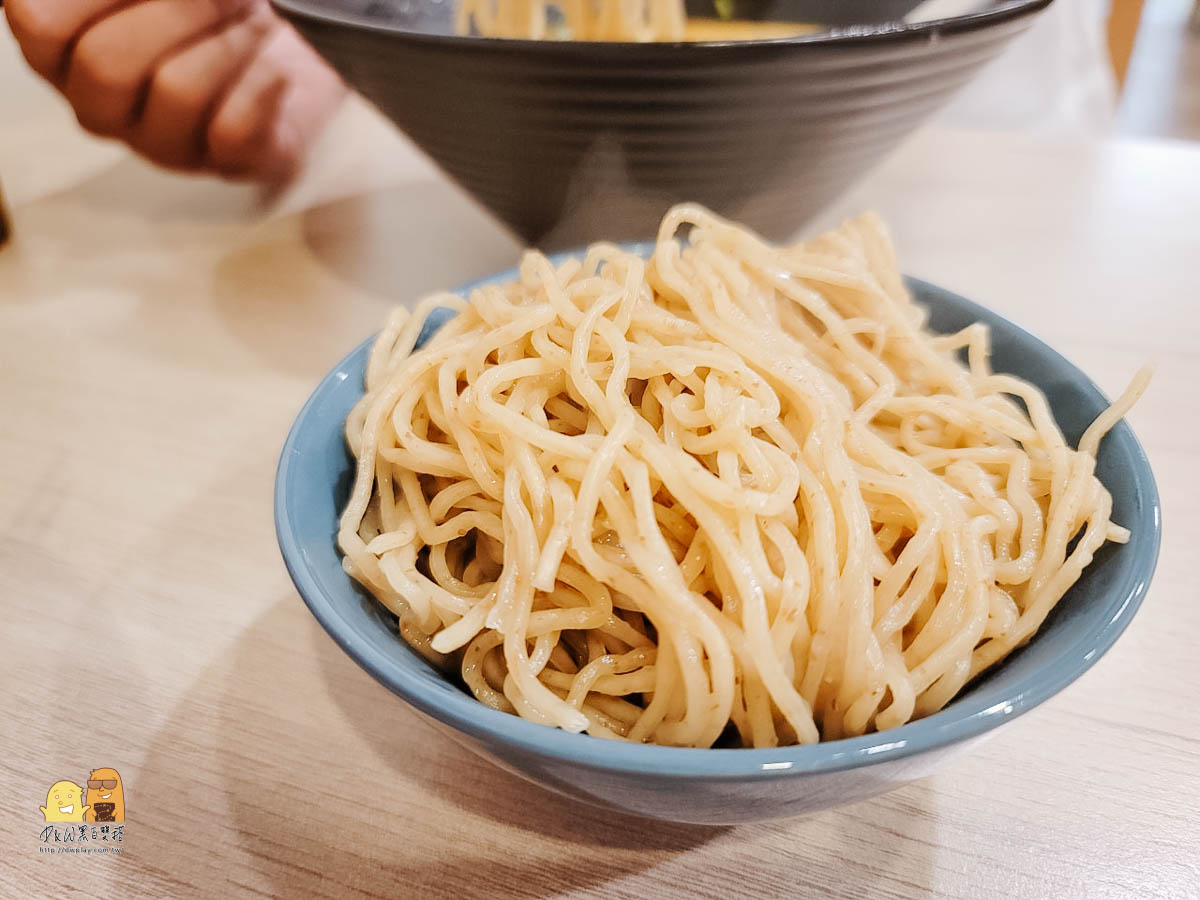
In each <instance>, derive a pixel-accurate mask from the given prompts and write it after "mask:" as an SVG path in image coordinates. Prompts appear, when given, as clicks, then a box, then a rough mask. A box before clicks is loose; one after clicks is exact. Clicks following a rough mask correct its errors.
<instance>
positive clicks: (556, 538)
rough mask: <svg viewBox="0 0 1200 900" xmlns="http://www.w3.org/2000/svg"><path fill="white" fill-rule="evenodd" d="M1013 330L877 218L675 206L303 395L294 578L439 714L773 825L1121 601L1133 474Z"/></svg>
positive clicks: (534, 750)
mask: <svg viewBox="0 0 1200 900" xmlns="http://www.w3.org/2000/svg"><path fill="white" fill-rule="evenodd" d="M1148 380H1149V373H1148V372H1147V371H1143V372H1139V373H1138V374H1137V375H1136V376H1134V378H1133V381H1132V383H1131V385H1130V387H1129V389H1128V390H1127V391H1126V392H1125V393H1124V394H1122V396H1121V397H1119V398H1118V399H1117V400H1116V401H1115V402H1112V403H1110V402H1109V401H1108V400H1107V399H1106V398H1105V397H1104V396H1103V395H1102V394H1101V393H1100V392H1099V391H1098V390H1097V388H1096V387H1095V385H1094V384H1092V382H1091V381H1090V380H1089V379H1088V378H1087V376H1086V375H1084V374H1083V373H1082V372H1080V371H1079V370H1078V369H1076V368H1075V367H1074V366H1072V365H1071V364H1070V363H1069V362H1068V361H1067V360H1066V359H1064V358H1063V357H1062V356H1060V355H1059V354H1058V353H1056V352H1055V351H1054V350H1052V349H1051V348H1050V347H1048V346H1046V345H1045V344H1043V343H1042V342H1041V341H1039V340H1038V339H1037V338H1035V337H1033V336H1032V335H1030V334H1028V333H1027V332H1025V331H1023V330H1022V329H1020V328H1019V327H1017V326H1016V325H1014V324H1012V323H1011V322H1008V321H1006V320H1005V319H1003V318H1001V317H1000V316H998V315H996V314H995V313H992V312H990V311H988V310H986V309H984V308H982V307H979V306H977V305H975V304H973V303H971V302H970V301H969V300H966V299H964V298H962V297H959V296H957V295H955V294H952V293H950V292H948V291H945V290H943V289H941V288H938V287H935V286H933V285H931V284H928V283H925V282H921V281H917V280H913V279H905V278H904V277H903V276H902V275H901V274H900V269H899V267H898V264H897V262H896V258H895V255H894V253H893V251H892V247H891V244H890V241H889V239H888V236H887V232H886V230H885V228H884V227H883V225H882V223H881V222H880V221H879V219H878V218H877V217H875V216H873V215H871V214H866V215H864V216H862V217H860V218H858V219H855V220H852V221H849V222H847V223H845V224H844V225H843V226H841V227H840V228H838V229H835V230H833V231H831V232H828V233H826V234H824V235H821V236H819V237H817V238H814V239H812V240H809V241H805V242H803V243H800V244H794V245H785V246H777V245H774V244H771V243H769V242H768V241H766V240H764V239H763V238H761V237H760V236H758V235H756V234H754V233H753V232H751V231H749V230H748V229H745V228H744V227H741V226H739V225H736V224H734V223H731V222H729V221H727V220H724V219H722V218H720V217H718V216H716V215H714V214H713V213H711V212H710V211H708V210H706V209H704V208H702V207H699V206H696V205H692V204H689V205H682V206H678V207H675V208H673V209H672V210H671V211H670V212H669V213H668V214H667V216H666V217H665V218H664V219H663V221H662V224H661V227H660V231H659V235H658V238H657V240H656V241H655V242H652V243H646V244H641V245H618V244H613V243H600V244H594V245H592V246H591V247H590V248H588V249H586V250H583V251H579V252H576V253H569V254H562V255H557V256H550V257H547V256H545V255H543V254H541V253H538V252H533V251H530V252H528V253H527V254H526V255H525V257H524V258H523V259H522V261H521V264H520V265H519V267H518V268H516V269H513V270H511V271H509V272H504V273H501V274H499V275H497V276H495V277H493V278H490V279H485V280H484V281H482V282H479V283H477V284H475V285H470V286H468V287H467V288H464V289H463V290H462V291H460V292H457V293H453V294H451V293H445V294H436V295H433V296H430V297H427V298H425V299H424V300H421V301H420V302H418V303H416V304H415V305H413V306H408V305H406V306H404V307H401V308H399V309H397V310H396V311H395V313H394V314H393V315H392V316H391V317H390V318H389V319H388V321H387V322H386V324H385V326H384V328H383V330H382V331H381V332H380V333H379V334H378V335H377V336H376V337H374V338H372V339H371V340H368V341H366V342H364V343H363V344H362V345H361V346H359V347H358V348H356V349H355V350H354V351H352V352H351V353H350V354H349V355H348V356H347V357H346V358H345V359H343V360H342V361H341V362H340V363H339V364H338V365H337V366H336V367H335V368H334V369H333V371H331V372H330V373H329V375H328V376H327V377H326V378H325V379H324V381H322V382H321V384H320V385H319V386H318V388H317V390H316V391H315V392H314V393H313V395H312V397H311V398H310V399H309V401H308V402H307V403H306V404H305V406H304V408H303V410H302V411H301V412H300V414H299V417H298V418H297V420H296V422H295V425H294V426H293V428H292V431H291V433H290V435H289V436H288V439H287V442H286V445H285V447H284V450H283V454H282V457H281V460H280V465H279V470H278V475H277V480H276V496H275V515H276V527H277V533H278V537H279V542H280V547H281V549H282V552H283V557H284V560H285V562H286V564H287V567H288V570H289V572H290V573H291V576H292V578H293V580H294V581H295V584H296V586H297V588H298V590H299V592H300V594H301V596H302V597H303V598H304V600H305V602H306V603H307V604H308V606H309V608H310V609H311V610H312V612H313V614H314V615H315V616H316V618H317V619H318V620H319V621H320V622H321V624H322V625H323V626H324V627H325V629H326V630H327V631H328V632H329V634H330V635H331V636H332V637H333V638H334V640H335V641H337V643H338V644H339V645H340V646H341V647H342V648H343V649H344V650H345V651H346V652H347V653H348V654H349V655H350V656H351V657H352V658H354V659H355V660H356V661H357V662H358V663H359V664H360V665H361V666H362V667H363V668H364V669H366V670H367V671H368V672H370V673H371V674H372V675H373V676H374V677H375V678H376V679H378V680H379V681H380V682H381V683H382V684H384V685H386V686H387V687H388V688H390V689H391V690H392V691H393V692H395V693H396V694H397V695H398V696H399V697H401V698H402V699H403V700H405V701H407V702H408V703H409V704H410V705H411V706H412V707H414V708H415V709H417V710H419V711H420V712H421V713H422V714H424V715H425V716H426V717H428V718H429V719H430V720H431V721H432V722H434V723H436V724H437V725H439V726H440V727H442V728H443V729H444V730H445V731H446V732H447V733H448V734H450V735H451V736H452V737H453V738H454V739H456V740H459V741H461V742H462V743H464V744H465V745H467V746H468V747H470V748H471V749H473V750H474V751H476V752H478V753H480V754H481V755H483V756H485V757H487V758H489V759H491V760H493V761H495V762H497V763H499V764H500V765H501V766H503V767H505V768H507V769H509V770H511V771H514V772H517V773H518V774H520V775H522V776H524V777H526V778H528V779H529V780H531V781H534V782H536V783H538V784H541V785H542V786H544V787H547V788H549V789H551V790H554V791H557V792H559V793H561V794H563V795H566V796H569V797H573V798H576V799H579V800H583V801H585V802H589V803H592V804H595V805H599V806H603V807H606V808H610V809H616V810H621V811H624V812H629V813H634V814H637V815H641V816H649V817H657V818H662V819H670V820H677V821H683V822H694V823H732V822H742V821H752V820H760V819H769V818H776V817H782V816H790V815H797V814H800V813H804V812H810V811H813V810H817V809H822V808H825V807H829V806H833V805H837V804H841V803H847V802H851V801H854V800H858V799H862V798H865V797H869V796H872V795H874V794H878V793H880V792H882V791H886V790H888V789H889V788H891V787H894V786H897V785H899V784H902V783H904V782H906V781H910V780H912V779H915V778H919V777H922V776H924V775H926V774H928V773H929V772H931V771H933V769H934V768H936V767H937V766H938V765H939V764H940V763H941V762H942V761H944V760H945V759H946V758H947V757H948V756H950V755H952V754H954V753H956V752H960V751H962V750H964V749H966V748H967V747H969V746H971V745H972V744H973V743H974V742H976V741H978V740H980V739H982V738H983V737H985V736H986V735H987V734H989V733H990V732H991V731H993V730H994V729H995V728H997V727H998V726H1000V725H1001V724H1004V723H1005V722H1008V721H1009V720H1011V719H1013V718H1015V717H1017V716H1019V715H1020V714H1022V713H1023V712H1025V711H1027V710H1029V709H1031V708H1033V707H1034V706H1036V705H1038V704H1039V703H1041V702H1043V701H1044V700H1046V699H1048V698H1050V697H1051V696H1053V695H1054V694H1055V693H1057V692H1058V691H1060V690H1061V689H1062V688H1064V687H1065V686H1066V685H1068V684H1069V683H1071V682H1072V681H1073V680H1074V679H1076V678H1078V677H1079V676H1080V675H1081V674H1082V673H1083V672H1084V671H1086V670H1087V669H1088V668H1089V667H1090V666H1091V665H1093V664H1094V663H1095V662H1096V660H1097V659H1098V658H1099V657H1100V656H1101V655H1102V654H1103V653H1104V652H1105V651H1106V650H1107V649H1108V648H1109V647H1110V646H1111V645H1112V643H1113V642H1114V641H1115V640H1116V639H1117V637H1118V636H1119V635H1120V634H1121V632H1122V631H1123V630H1124V628H1125V627H1126V625H1127V624H1128V622H1129V620H1130V619H1131V617H1132V616H1133V615H1134V613H1135V612H1136V610H1137V608H1138V606H1139V604H1140V602H1141V600H1142V597H1143V595H1144V594H1145V591H1146V589H1147V586H1148V584H1149V581H1150V578H1151V575H1152V574H1153V570H1154V566H1155V561H1156V559H1157V553H1158V545H1159V538H1160V534H1159V532H1160V524H1159V517H1160V513H1159V503H1158V495H1157V491H1156V488H1155V483H1154V477H1153V474H1152V473H1151V470H1150V467H1149V464H1148V462H1147V460H1146V457H1145V454H1144V453H1143V451H1142V449H1141V447H1140V446H1139V444H1138V441H1137V439H1136V438H1135V436H1134V434H1133V432H1132V430H1131V429H1130V428H1129V426H1128V425H1127V424H1126V423H1125V422H1124V421H1123V420H1122V417H1123V415H1124V413H1125V411H1126V410H1127V409H1128V408H1129V407H1130V406H1131V405H1132V404H1133V403H1134V402H1135V401H1136V399H1137V397H1138V396H1139V395H1140V394H1141V392H1142V391H1143V390H1145V388H1146V385H1147V383H1148Z"/></svg>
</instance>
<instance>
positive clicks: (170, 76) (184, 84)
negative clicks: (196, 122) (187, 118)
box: [150, 61, 210, 113]
mask: <svg viewBox="0 0 1200 900" xmlns="http://www.w3.org/2000/svg"><path fill="white" fill-rule="evenodd" d="M150 96H151V97H152V98H153V99H154V102H155V103H159V104H161V105H162V106H163V107H164V108H165V109H167V110H170V111H173V112H176V113H179V112H192V111H195V110H197V109H200V108H202V107H204V106H206V105H207V104H208V103H209V99H210V98H209V95H208V92H207V91H206V89H205V86H204V85H203V84H201V83H199V82H197V80H196V79H195V78H194V77H192V76H191V75H190V74H189V73H188V71H187V70H186V68H185V67H184V66H182V65H179V64H178V63H176V62H175V61H168V62H166V63H164V64H163V65H162V66H160V67H159V68H158V70H157V71H156V72H155V73H154V75H153V76H152V77H151V79H150Z"/></svg>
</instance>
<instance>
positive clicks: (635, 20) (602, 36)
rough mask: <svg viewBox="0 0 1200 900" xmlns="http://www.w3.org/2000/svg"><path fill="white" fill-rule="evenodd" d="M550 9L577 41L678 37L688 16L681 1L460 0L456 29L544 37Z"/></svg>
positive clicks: (459, 30)
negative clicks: (556, 13)
mask: <svg viewBox="0 0 1200 900" xmlns="http://www.w3.org/2000/svg"><path fill="white" fill-rule="evenodd" d="M551 8H554V9H556V10H557V12H558V14H559V18H560V19H561V22H562V25H561V27H562V29H563V35H564V36H568V37H570V38H571V39H572V40H577V41H643V42H644V41H679V40H683V36H684V22H685V20H686V17H687V15H686V12H685V10H684V4H683V3H682V2H681V0H551V2H547V0H460V2H459V4H458V9H457V11H456V13H455V24H454V30H455V32H456V33H458V34H473V33H474V34H479V35H483V36H485V37H505V38H526V39H530V40H543V39H545V38H548V37H550V36H551V34H550V31H551V27H550V25H551V21H552V20H551V16H550V9H551Z"/></svg>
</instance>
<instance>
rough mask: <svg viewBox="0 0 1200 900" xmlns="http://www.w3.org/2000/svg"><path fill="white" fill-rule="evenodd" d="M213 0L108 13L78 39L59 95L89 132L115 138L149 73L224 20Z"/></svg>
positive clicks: (156, 3)
mask: <svg viewBox="0 0 1200 900" xmlns="http://www.w3.org/2000/svg"><path fill="white" fill-rule="evenodd" d="M225 5H226V4H218V2H217V0H144V2H139V3H135V4H133V5H132V6H127V7H124V8H122V9H119V10H117V11H116V12H112V13H110V14H109V15H108V16H106V17H105V18H103V19H101V20H100V21H99V22H97V23H96V24H94V25H92V26H91V27H90V28H88V29H87V31H86V32H85V33H84V34H83V36H82V37H80V39H79V41H78V43H76V45H75V48H74V50H73V51H72V53H71V56H70V61H69V63H68V70H67V75H66V81H65V84H64V86H63V93H65V94H66V96H67V99H68V100H70V101H71V105H72V106H73V107H75V111H76V115H77V116H78V118H79V122H80V124H81V125H83V127H84V128H87V129H88V130H89V131H93V132H96V133H97V134H103V135H118V136H119V135H121V134H123V132H124V131H125V129H127V128H128V127H129V126H130V125H131V124H132V122H133V120H134V118H135V117H136V115H137V113H139V112H140V110H139V109H138V107H139V106H140V104H141V103H142V102H143V100H144V98H145V96H146V90H147V88H148V86H149V84H150V79H151V76H152V75H153V74H154V72H155V69H156V68H157V67H158V65H159V64H160V63H161V62H162V61H163V60H165V59H167V58H168V57H169V56H170V55H171V54H172V53H174V52H176V51H177V50H178V49H179V48H181V47H184V46H187V45H188V44H190V43H191V42H194V41H196V40H200V39H202V38H203V37H204V36H205V35H207V34H208V33H210V32H211V31H213V30H214V29H215V28H216V27H217V26H218V25H220V24H221V23H222V22H224V21H227V20H228V18H229V17H230V14H231V13H230V11H228V10H227V9H224V8H222V7H223V6H225Z"/></svg>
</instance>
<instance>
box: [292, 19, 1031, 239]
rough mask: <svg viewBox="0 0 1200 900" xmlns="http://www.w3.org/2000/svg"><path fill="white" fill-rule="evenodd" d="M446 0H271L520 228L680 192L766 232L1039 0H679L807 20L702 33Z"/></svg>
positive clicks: (897, 127) (629, 227) (572, 223)
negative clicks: (609, 32) (666, 32)
mask: <svg viewBox="0 0 1200 900" xmlns="http://www.w3.org/2000/svg"><path fill="white" fill-rule="evenodd" d="M456 2H457V0H273V3H274V5H275V8H276V9H277V10H278V11H279V12H280V13H281V14H282V15H284V16H285V17H286V18H288V19H289V20H290V21H291V22H292V23H293V24H294V25H295V26H296V27H297V28H298V29H299V30H300V32H301V33H302V34H303V35H304V36H305V37H306V38H307V39H308V40H309V41H310V42H311V43H312V44H313V46H314V47H316V49H317V50H318V51H319V52H320V53H321V54H322V55H323V56H324V57H325V58H326V59H327V60H328V61H329V62H330V63H331V64H332V65H333V67H334V68H335V69H337V71H338V72H340V73H341V74H342V76H343V77H344V78H345V79H346V81H347V82H348V83H349V84H350V85H351V86H352V87H354V88H355V89H357V90H358V91H359V92H360V93H362V94H363V95H364V96H365V97H366V98H367V99H368V100H370V101H372V102H373V103H374V104H375V105H376V106H377V107H378V108H379V109H380V110H381V111H382V112H383V113H384V114H386V115H387V116H388V117H389V118H391V119H392V120H393V121H394V122H395V123H396V124H397V125H399V126H400V127H401V128H402V129H403V130H404V131H405V132H407V134H408V135H409V137H411V138H412V139H413V140H414V141H415V142H416V143H417V144H418V145H419V146H420V147H421V148H423V149H424V150H425V152H426V153H428V154H429V155H430V156H431V157H432V158H433V160H434V161H435V162H437V164H438V165H440V166H441V167H442V168H443V169H444V170H445V171H446V172H447V173H448V174H449V175H450V176H451V177H453V178H454V179H455V180H456V181H458V182H459V183H460V184H461V185H462V186H463V187H465V188H466V189H467V190H468V191H469V192H470V193H471V194H473V195H474V196H475V198H476V199H477V200H479V201H480V202H481V203H482V204H483V205H484V206H486V207H487V208H488V209H490V210H491V211H492V212H493V213H494V214H495V215H496V216H498V217H499V218H500V219H501V220H503V221H504V222H505V223H507V224H508V225H509V226H510V227H511V228H512V229H513V230H514V231H515V232H517V234H518V235H519V236H520V237H522V238H524V239H525V240H526V241H528V242H531V243H538V244H541V245H542V246H564V245H575V244H580V243H585V242H587V241H590V240H594V239H598V238H605V239H610V240H625V239H633V238H642V237H647V236H649V235H650V234H651V233H652V231H653V228H654V226H655V224H656V223H657V222H658V220H659V218H660V216H661V215H662V213H663V210H665V209H666V208H667V207H668V206H669V205H671V204H672V203H675V202H678V201H683V200H691V201H697V202H700V203H703V204H705V205H706V206H708V207H710V208H712V209H713V210H715V211H717V212H719V213H721V214H722V215H725V216H729V217H732V218H735V219H737V220H739V221H742V222H745V223H746V224H748V225H750V226H751V227H753V228H754V229H756V230H758V231H759V232H761V233H763V234H765V235H766V236H768V237H771V238H775V239H782V238H785V237H788V236H790V235H791V234H792V233H793V232H794V230H795V229H796V228H797V227H798V226H801V225H803V224H804V222H805V220H806V219H808V218H811V217H812V216H813V215H815V214H816V213H817V212H819V211H820V210H821V209H822V208H823V207H825V206H826V205H827V204H828V203H830V202H831V201H832V200H833V199H835V198H836V197H837V196H838V194H840V193H841V192H842V191H843V190H844V189H845V188H846V187H848V186H849V185H850V184H851V183H852V182H853V181H854V180H855V179H857V178H858V177H860V176H861V175H863V174H864V173H865V172H866V171H867V170H868V169H869V168H870V167H871V166H872V165H873V164H874V163H875V162H877V161H878V160H879V159H880V158H881V157H882V156H883V155H884V154H885V153H886V152H887V151H888V150H889V149H891V148H892V147H893V146H894V145H895V144H897V143H898V142H899V141H900V139H901V138H902V137H904V136H905V135H906V134H907V133H908V132H910V131H911V130H912V129H913V128H915V127H916V126H917V125H918V124H919V123H920V122H921V121H922V120H923V119H925V118H926V117H927V116H928V115H929V114H930V113H932V112H933V111H934V110H936V109H937V108H938V107H939V106H940V105H941V104H942V103H943V102H945V101H946V100H947V99H949V98H950V96H951V95H952V94H953V93H954V92H955V91H956V90H957V89H958V88H959V87H960V86H961V85H962V84H963V83H964V82H966V81H967V80H968V79H969V78H970V77H971V75H972V74H973V73H974V72H975V71H976V70H977V69H978V68H979V67H980V66H981V65H983V63H985V62H986V61H987V60H989V59H991V58H992V57H993V56H995V55H996V53H998V52H999V51H1000V49H1001V48H1002V47H1003V46H1004V45H1005V43H1006V42H1007V41H1009V40H1010V39H1011V38H1012V37H1013V36H1015V35H1016V34H1018V33H1019V32H1021V31H1022V30H1023V29H1024V28H1025V27H1026V26H1027V25H1028V24H1029V22H1030V20H1031V19H1032V18H1033V15H1034V14H1035V13H1036V12H1038V11H1039V10H1041V9H1042V8H1044V7H1045V6H1047V5H1049V3H1050V2H1051V0H961V2H960V3H958V4H956V5H955V8H956V9H960V10H964V11H963V12H962V13H961V14H960V15H957V16H954V17H951V18H934V19H927V18H925V16H927V15H930V14H934V15H936V14H937V10H938V9H941V10H944V9H946V8H947V7H946V4H945V3H938V4H936V5H934V4H930V3H921V2H919V0H876V2H872V0H687V10H688V13H689V16H693V17H701V18H706V19H710V20H711V19H720V18H722V17H724V18H729V17H732V18H734V19H738V20H744V21H750V22H763V21H767V22H782V23H811V24H815V25H817V26H819V28H818V29H817V30H815V31H812V32H811V33H807V34H803V35H801V36H797V37H788V38H780V39H769V40H751V41H729V40H722V41H706V42H699V43H695V42H693V43H643V44H637V43H585V42H578V41H530V40H508V39H502V38H482V37H473V36H458V35H455V34H454V29H453V21H454V5H455V3H456Z"/></svg>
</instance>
